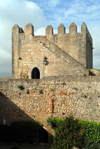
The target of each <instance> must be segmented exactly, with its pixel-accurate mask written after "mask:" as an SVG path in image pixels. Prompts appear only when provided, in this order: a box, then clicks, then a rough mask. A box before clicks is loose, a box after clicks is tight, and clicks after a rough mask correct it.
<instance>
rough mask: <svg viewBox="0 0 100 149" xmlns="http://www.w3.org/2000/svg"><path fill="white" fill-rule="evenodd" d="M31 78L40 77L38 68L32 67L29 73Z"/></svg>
mask: <svg viewBox="0 0 100 149" xmlns="http://www.w3.org/2000/svg"><path fill="white" fill-rule="evenodd" d="M31 78H32V79H40V71H39V69H38V68H36V67H35V68H33V70H32V74H31Z"/></svg>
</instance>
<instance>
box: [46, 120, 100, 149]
mask: <svg viewBox="0 0 100 149" xmlns="http://www.w3.org/2000/svg"><path fill="white" fill-rule="evenodd" d="M47 121H48V123H49V122H50V125H51V127H52V128H53V129H54V130H55V133H56V135H55V137H54V142H53V146H52V149H62V148H63V149H64V148H65V149H67V148H68V147H69V148H72V146H73V145H74V146H76V147H77V146H78V147H79V148H85V149H100V123H97V122H88V121H84V120H74V119H73V117H68V118H66V119H57V118H53V119H51V118H48V120H47ZM78 124H79V128H80V129H78ZM80 126H81V127H80ZM73 133H74V135H72V134H73ZM75 134H76V135H75ZM72 136H73V137H72ZM76 136H77V139H76ZM81 139H82V140H83V141H82V140H81ZM68 140H70V141H68ZM77 141H78V142H77ZM75 142H76V143H75ZM66 144H68V145H67V147H66ZM71 144H72V145H71ZM59 145H60V146H59ZM58 146H59V147H58Z"/></svg>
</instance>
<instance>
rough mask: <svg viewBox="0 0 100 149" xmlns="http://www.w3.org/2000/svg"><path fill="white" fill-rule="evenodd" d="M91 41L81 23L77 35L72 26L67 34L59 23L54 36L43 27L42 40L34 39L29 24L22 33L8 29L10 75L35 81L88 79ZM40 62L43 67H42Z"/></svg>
mask: <svg viewBox="0 0 100 149" xmlns="http://www.w3.org/2000/svg"><path fill="white" fill-rule="evenodd" d="M92 46H93V45H92V37H91V35H90V33H89V31H88V29H87V26H86V24H85V23H84V22H83V23H82V25H81V32H80V33H78V32H77V26H76V25H75V23H71V25H70V26H69V33H66V32H65V27H64V25H63V24H62V23H61V24H60V25H59V27H58V34H53V27H52V26H51V25H48V26H47V27H46V35H45V36H35V35H34V27H33V26H32V24H27V25H26V27H25V30H24V31H23V29H22V28H20V27H19V26H18V25H14V27H13V28H12V73H13V77H14V78H26V79H39V78H43V77H48V76H62V75H83V74H84V73H85V74H87V75H88V73H89V72H88V69H91V68H92V61H93V60H92ZM44 61H45V62H46V63H44Z"/></svg>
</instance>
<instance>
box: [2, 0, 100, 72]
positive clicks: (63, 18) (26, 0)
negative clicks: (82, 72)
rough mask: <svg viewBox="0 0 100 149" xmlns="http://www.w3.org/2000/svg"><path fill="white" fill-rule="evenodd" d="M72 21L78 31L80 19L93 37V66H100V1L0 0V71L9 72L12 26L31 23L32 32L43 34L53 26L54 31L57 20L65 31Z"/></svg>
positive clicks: (56, 26)
mask: <svg viewBox="0 0 100 149" xmlns="http://www.w3.org/2000/svg"><path fill="white" fill-rule="evenodd" d="M72 22H75V24H76V25H77V28H78V32H80V29H81V24H82V22H85V23H86V24H87V27H88V29H89V31H90V33H91V35H92V38H93V47H94V48H95V49H94V52H93V68H96V69H100V48H99V47H100V0H96V1H95V0H0V73H1V72H8V73H11V71H12V62H11V61H12V60H11V59H12V43H11V42H12V37H11V36H12V33H11V32H12V27H13V26H14V24H18V25H19V26H20V27H22V28H23V29H24V27H25V26H26V24H28V23H32V24H33V26H34V28H35V35H44V34H45V27H46V26H47V25H52V26H53V28H54V33H57V28H58V26H59V24H60V23H63V24H64V25H65V27H66V32H68V28H69V25H70V24H71V23H72Z"/></svg>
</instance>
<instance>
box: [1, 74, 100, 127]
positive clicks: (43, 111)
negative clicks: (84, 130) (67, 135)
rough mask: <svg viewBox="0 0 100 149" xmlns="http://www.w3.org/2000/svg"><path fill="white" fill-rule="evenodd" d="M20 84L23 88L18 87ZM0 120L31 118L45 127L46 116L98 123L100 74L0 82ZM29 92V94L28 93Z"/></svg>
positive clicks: (10, 120) (8, 121) (99, 118)
mask: <svg viewBox="0 0 100 149" xmlns="http://www.w3.org/2000/svg"><path fill="white" fill-rule="evenodd" d="M19 85H23V87H24V89H23V90H20V89H19V88H18V86H19ZM0 88H1V89H2V90H1V94H0V110H1V111H0V114H1V115H0V123H3V121H4V120H6V123H8V124H9V123H11V122H12V121H14V120H21V119H22V120H23V119H26V120H27V119H28V120H29V119H31V120H37V121H39V122H41V123H42V124H43V125H44V127H45V128H46V129H47V127H48V126H47V122H46V120H47V118H48V117H58V118H64V117H66V116H68V115H70V114H72V115H74V117H75V118H78V119H84V120H87V121H96V122H100V77H85V76H84V77H79V76H74V77H73V76H63V77H48V78H44V79H41V80H31V79H12V80H9V81H7V82H6V81H2V82H0ZM28 91H29V94H27V93H28Z"/></svg>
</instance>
